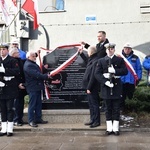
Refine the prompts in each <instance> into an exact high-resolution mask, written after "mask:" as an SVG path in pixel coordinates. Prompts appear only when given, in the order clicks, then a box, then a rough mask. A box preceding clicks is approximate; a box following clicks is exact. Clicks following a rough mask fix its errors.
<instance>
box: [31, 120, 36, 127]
mask: <svg viewBox="0 0 150 150" xmlns="http://www.w3.org/2000/svg"><path fill="white" fill-rule="evenodd" d="M29 126H31V127H38V125H37V124H36V123H34V122H33V121H32V122H30V123H29Z"/></svg>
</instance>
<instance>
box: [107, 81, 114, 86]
mask: <svg viewBox="0 0 150 150" xmlns="http://www.w3.org/2000/svg"><path fill="white" fill-rule="evenodd" d="M105 85H106V86H108V87H110V88H112V87H114V84H113V83H110V81H106V82H105Z"/></svg>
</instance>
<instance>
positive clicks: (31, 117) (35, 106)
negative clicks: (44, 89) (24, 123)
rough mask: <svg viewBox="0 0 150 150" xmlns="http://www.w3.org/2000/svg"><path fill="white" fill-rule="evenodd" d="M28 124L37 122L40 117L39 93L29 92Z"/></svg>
mask: <svg viewBox="0 0 150 150" xmlns="http://www.w3.org/2000/svg"><path fill="white" fill-rule="evenodd" d="M28 94H29V107H28V122H29V123H30V122H32V121H39V120H41V117H42V100H41V91H32V92H29V93H28Z"/></svg>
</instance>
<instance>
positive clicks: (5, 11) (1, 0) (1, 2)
mask: <svg viewBox="0 0 150 150" xmlns="http://www.w3.org/2000/svg"><path fill="white" fill-rule="evenodd" d="M0 7H1V10H2V20H4V22H5V23H6V26H9V25H10V23H11V22H12V20H13V17H12V15H10V14H9V7H8V5H7V4H6V1H5V0H0Z"/></svg>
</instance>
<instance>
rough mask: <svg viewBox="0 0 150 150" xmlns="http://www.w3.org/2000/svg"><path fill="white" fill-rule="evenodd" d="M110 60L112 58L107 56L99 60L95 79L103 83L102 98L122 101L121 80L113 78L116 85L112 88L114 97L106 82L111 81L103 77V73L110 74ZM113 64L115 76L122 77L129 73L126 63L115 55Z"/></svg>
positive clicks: (112, 60)
mask: <svg viewBox="0 0 150 150" xmlns="http://www.w3.org/2000/svg"><path fill="white" fill-rule="evenodd" d="M109 59H110V58H109V57H108V56H106V57H104V58H101V59H99V60H98V64H97V66H96V70H95V77H96V79H97V80H98V81H99V82H100V83H101V97H102V98H103V99H120V98H121V94H122V88H121V87H122V83H121V79H120V78H114V77H113V78H112V83H113V84H114V87H113V88H112V93H113V95H111V94H110V93H111V92H110V87H108V86H106V85H105V83H106V81H110V80H109V79H107V78H105V77H104V76H103V73H108V66H109ZM111 64H112V65H113V67H114V68H115V71H116V73H115V76H122V75H126V74H127V73H128V70H127V68H126V65H125V62H124V60H123V59H122V58H120V57H117V56H115V55H114V57H113V58H112V59H111Z"/></svg>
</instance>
